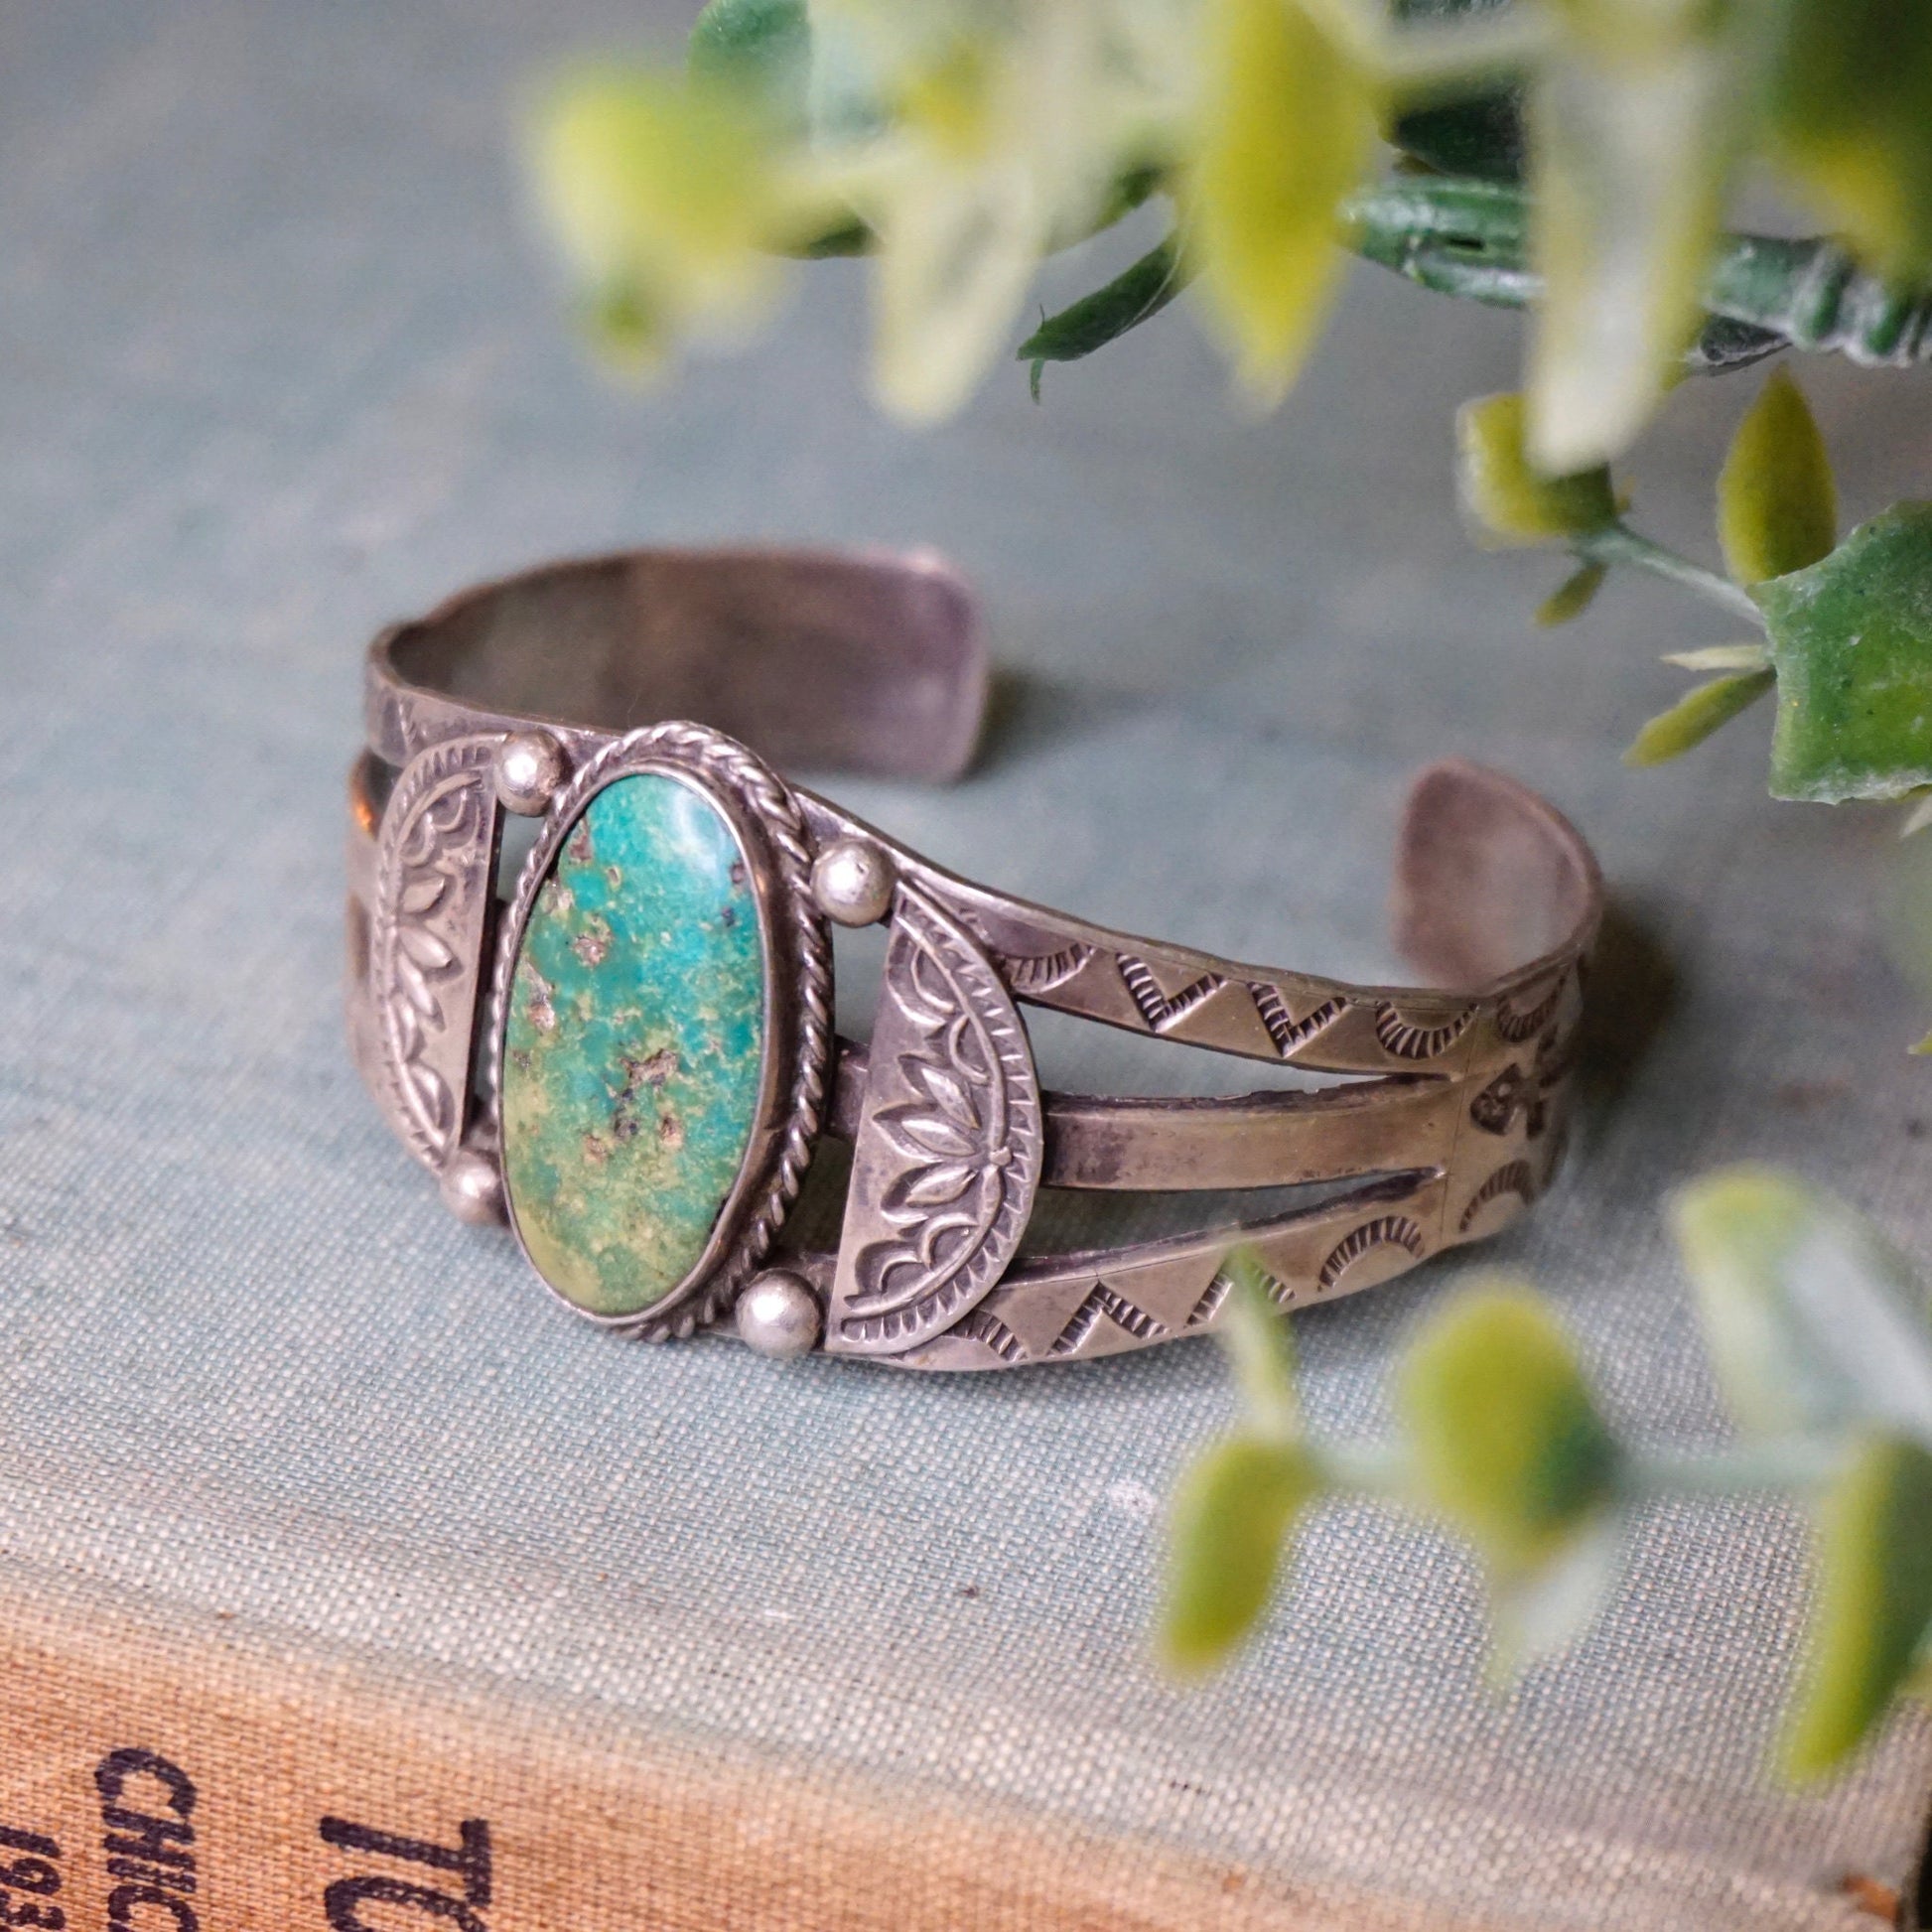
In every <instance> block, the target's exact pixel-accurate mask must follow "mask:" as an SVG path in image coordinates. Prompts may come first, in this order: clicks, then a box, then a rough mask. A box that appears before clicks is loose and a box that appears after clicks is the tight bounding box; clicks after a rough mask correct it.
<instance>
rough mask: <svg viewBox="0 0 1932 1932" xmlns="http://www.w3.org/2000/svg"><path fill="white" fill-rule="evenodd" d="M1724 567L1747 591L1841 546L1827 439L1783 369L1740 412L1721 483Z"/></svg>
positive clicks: (1720, 524) (1788, 372) (1786, 370)
mask: <svg viewBox="0 0 1932 1932" xmlns="http://www.w3.org/2000/svg"><path fill="white" fill-rule="evenodd" d="M1718 533H1719V535H1720V537H1721V538H1722V539H1723V541H1724V547H1725V563H1726V564H1727V565H1728V566H1729V568H1730V574H1731V576H1732V577H1734V578H1735V579H1736V580H1737V582H1738V583H1740V584H1744V585H1750V584H1759V583H1762V582H1763V581H1764V580H1765V579H1766V578H1767V577H1782V576H1783V575H1784V574H1785V573H1786V572H1787V571H1792V570H1803V569H1804V568H1805V567H1806V565H1808V564H1815V563H1817V562H1818V560H1819V559H1820V558H1821V557H1825V556H1828V555H1830V553H1831V548H1832V545H1833V544H1835V543H1836V542H1837V541H1838V485H1837V483H1835V482H1834V481H1833V479H1832V465H1831V459H1830V458H1829V457H1827V456H1826V454H1825V439H1824V438H1823V437H1822V436H1820V435H1819V433H1818V424H1817V423H1816V421H1815V420H1814V419H1813V417H1812V413H1811V407H1810V405H1809V404H1808V403H1807V402H1806V401H1805V394H1804V391H1803V390H1802V389H1800V388H1799V387H1798V385H1797V383H1796V382H1794V381H1793V380H1792V379H1791V373H1790V371H1789V370H1788V369H1774V370H1773V371H1772V372H1771V376H1770V379H1769V380H1768V381H1767V382H1766V383H1765V384H1764V387H1763V388H1762V389H1761V390H1759V391H1758V397H1757V400H1756V401H1755V402H1754V403H1752V404H1751V406H1750V408H1749V409H1747V410H1746V411H1745V412H1744V419H1743V421H1742V422H1740V423H1739V424H1738V425H1737V433H1736V435H1735V436H1733V437H1732V438H1731V439H1730V450H1729V453H1728V454H1727V455H1726V456H1725V467H1724V469H1723V471H1722V472H1721V474H1720V475H1719V478H1718Z"/></svg>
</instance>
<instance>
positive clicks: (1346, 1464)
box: [1310, 1441, 1409, 1502]
mask: <svg viewBox="0 0 1932 1932" xmlns="http://www.w3.org/2000/svg"><path fill="white" fill-rule="evenodd" d="M1310 1448H1311V1449H1313V1451H1314V1455H1315V1459H1316V1460H1317V1462H1318V1463H1319V1464H1320V1467H1321V1473H1322V1476H1323V1478H1324V1479H1325V1480H1326V1481H1327V1483H1328V1485H1329V1486H1330V1487H1331V1488H1334V1489H1340V1490H1344V1491H1346V1492H1348V1493H1349V1494H1351V1495H1358V1496H1381V1497H1384V1498H1386V1499H1387V1500H1389V1501H1393V1502H1400V1501H1402V1500H1403V1499H1404V1497H1405V1496H1406V1494H1407V1491H1408V1486H1409V1458H1408V1457H1407V1456H1406V1455H1405V1454H1404V1453H1403V1451H1402V1449H1400V1448H1399V1447H1398V1446H1397V1445H1396V1444H1394V1443H1376V1442H1362V1441H1355V1442H1348V1443H1311V1445H1310Z"/></svg>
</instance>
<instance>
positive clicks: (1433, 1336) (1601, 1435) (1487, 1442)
mask: <svg viewBox="0 0 1932 1932" xmlns="http://www.w3.org/2000/svg"><path fill="white" fill-rule="evenodd" d="M1396 1403H1397V1408H1398V1411H1399V1413H1400V1415H1401V1417H1402V1421H1403V1426H1404V1429H1405V1431H1406V1433H1407V1435H1408V1438H1409V1442H1410V1445H1411V1451H1412V1455H1413V1458H1414V1466H1415V1470H1416V1479H1417V1482H1418V1484H1419V1486H1420V1489H1421V1492H1422V1496H1423V1499H1424V1500H1425V1501H1426V1502H1427V1503H1428V1504H1429V1505H1430V1506H1431V1507H1432V1508H1434V1509H1435V1510H1437V1511H1438V1512H1440V1513H1441V1514H1442V1515H1443V1516H1444V1517H1446V1518H1447V1519H1448V1520H1449V1522H1450V1523H1451V1524H1453V1525H1454V1526H1455V1528H1457V1529H1458V1530H1460V1531H1461V1532H1462V1533H1463V1534H1464V1535H1465V1536H1467V1537H1468V1538H1469V1540H1470V1541H1471V1542H1472V1543H1473V1544H1475V1546H1476V1547H1477V1549H1478V1550H1479V1551H1481V1553H1482V1554H1483V1556H1484V1557H1485V1558H1486V1559H1487V1560H1488V1562H1489V1565H1490V1567H1491V1569H1492V1570H1493V1571H1494V1572H1495V1573H1496V1574H1497V1575H1498V1576H1499V1577H1500V1578H1502V1579H1509V1578H1512V1577H1521V1576H1522V1575H1524V1574H1526V1573H1528V1572H1530V1571H1532V1570H1535V1569H1538V1568H1540V1567H1541V1566H1542V1565H1543V1564H1545V1563H1547V1562H1548V1561H1549V1560H1550V1559H1552V1558H1553V1557H1555V1556H1556V1555H1557V1553H1558V1552H1559V1550H1560V1549H1561V1548H1562V1547H1563V1546H1564V1545H1565V1544H1566V1543H1567V1542H1568V1541H1569V1540H1570V1538H1571V1537H1573V1536H1574V1535H1575V1534H1576V1533H1577V1532H1578V1531H1580V1530H1581V1529H1582V1528H1583V1526H1584V1525H1585V1524H1586V1522H1587V1521H1588V1519H1589V1518H1590V1517H1591V1516H1593V1515H1594V1514H1595V1512H1596V1511H1597V1510H1598V1508H1599V1507H1600V1506H1601V1505H1602V1504H1603V1502H1604V1501H1605V1500H1606V1498H1607V1497H1608V1495H1609V1493H1610V1490H1611V1487H1612V1485H1613V1483H1614V1481H1615V1475H1616V1461H1617V1450H1616V1445H1615V1444H1614V1443H1613V1442H1612V1441H1611V1439H1610V1435H1609V1432H1608V1431H1607V1430H1606V1429H1605V1428H1604V1426H1603V1422H1602V1419H1601V1418H1600V1417H1599V1416H1598V1415H1597V1413H1596V1406H1595V1404H1594V1403H1593V1402H1592V1401H1591V1400H1590V1396H1589V1391H1588V1389H1587V1387H1586V1386H1585V1383H1584V1378H1583V1374H1582V1372H1581V1370H1580V1369H1579V1368H1578V1366H1577V1360H1576V1357H1575V1355H1574V1354H1573V1353H1572V1351H1571V1347H1570V1343H1569V1340H1568V1338H1567V1337H1566V1336H1565V1334H1564V1332H1563V1330H1562V1328H1561V1327H1559V1326H1558V1324H1557V1322H1556V1321H1555V1320H1554V1319H1553V1318H1552V1316H1551V1315H1550V1314H1549V1312H1548V1311H1547V1310H1546V1309H1545V1308H1544V1306H1543V1304H1542V1303H1541V1302H1539V1301H1538V1300H1537V1299H1536V1297H1535V1296H1533V1295H1531V1294H1529V1293H1528V1292H1527V1291H1524V1290H1519V1289H1500V1288H1499V1289H1489V1290H1478V1291H1475V1292H1472V1293H1469V1294H1466V1295H1464V1296H1462V1297H1460V1298H1458V1299H1457V1300H1456V1301H1454V1302H1453V1303H1451V1304H1450V1305H1449V1307H1448V1308H1446V1309H1444V1311H1442V1312H1441V1313H1440V1314H1438V1315H1437V1316H1436V1317H1435V1318H1434V1319H1432V1320H1431V1321H1430V1322H1428V1323H1427V1325H1426V1326H1425V1327H1424V1328H1423V1330H1422V1332H1421V1333H1420V1334H1419V1335H1418V1336H1417V1337H1416V1339H1415V1340H1414V1341H1413V1342H1412V1343H1411V1344H1410V1346H1409V1348H1408V1350H1407V1351H1406V1353H1405V1356H1404V1358H1403V1361H1402V1363H1401V1365H1400V1368H1399V1370H1398V1374H1397V1382H1396Z"/></svg>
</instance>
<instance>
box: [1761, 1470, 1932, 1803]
mask: <svg viewBox="0 0 1932 1932" xmlns="http://www.w3.org/2000/svg"><path fill="white" fill-rule="evenodd" d="M1929 1624H1932V1453H1929V1452H1928V1451H1927V1450H1926V1449H1924V1448H1923V1447H1922V1446H1921V1445H1920V1444H1918V1443H1913V1442H1907V1441H1904V1440H1903V1439H1901V1438H1898V1437H1883V1436H1880V1437H1871V1438H1867V1439H1866V1440H1864V1441H1863V1443H1861V1444H1860V1445H1859V1447H1858V1448H1857V1449H1856V1450H1855V1451H1854V1452H1853V1454H1852V1455H1851V1457H1850V1458H1849V1460H1848V1461H1847V1463H1846V1466H1845V1468H1844V1469H1843V1470H1842V1471H1841V1473H1840V1475H1839V1476H1838V1479H1837V1480H1836V1481H1835V1482H1834V1483H1833V1484H1832V1486H1831V1487H1830V1489H1829V1490H1827V1492H1826V1493H1825V1495H1824V1496H1823V1497H1822V1498H1821V1499H1820V1501H1819V1506H1818V1584H1817V1595H1816V1599H1815V1601H1814V1604H1813V1608H1812V1620H1811V1637H1810V1642H1809V1644H1808V1646H1807V1656H1806V1663H1805V1668H1804V1673H1803V1677H1802V1680H1801V1683H1800V1686H1799V1691H1798V1696H1797V1698H1796V1700H1795V1702H1794V1704H1793V1706H1792V1708H1791V1713H1790V1718H1789V1720H1788V1725H1787V1728H1786V1732H1785V1739H1784V1752H1783V1756H1784V1764H1785V1768H1786V1770H1787V1771H1788V1772H1789V1773H1790V1775H1791V1776H1793V1777H1797V1778H1813V1777H1817V1776H1819V1775H1820V1774H1821V1773H1823V1772H1826V1771H1829V1770H1831V1769H1832V1768H1833V1767H1834V1766H1835V1765H1837V1764H1839V1763H1841V1762H1843V1760H1844V1759H1845V1758H1846V1757H1848V1756H1849V1755H1850V1754H1851V1753H1852V1752H1853V1751H1854V1750H1856V1749H1857V1748H1858V1747H1859V1745H1860V1744H1861V1743H1862V1742H1863V1740H1864V1738H1865V1737H1866V1736H1867V1735H1868V1734H1869V1733H1870V1732H1871V1730H1872V1729H1873V1727H1874V1726H1875V1725H1877V1724H1878V1722H1879V1720H1880V1719H1881V1718H1882V1717H1883V1716H1884V1714H1885V1712H1886V1711H1887V1709H1888V1708H1889V1707H1890V1705H1891V1702H1892V1700H1893V1699H1894V1698H1895V1697H1896V1696H1897V1695H1898V1694H1899V1692H1900V1690H1901V1689H1902V1688H1903V1687H1904V1686H1905V1684H1906V1682H1907V1680H1908V1679H1909V1678H1910V1677H1911V1675H1912V1668H1913V1662H1914V1655H1915V1653H1916V1652H1917V1651H1918V1649H1919V1646H1920V1644H1921V1643H1922V1642H1923V1640H1924V1639H1925V1636H1926V1633H1927V1626H1928V1625H1929Z"/></svg>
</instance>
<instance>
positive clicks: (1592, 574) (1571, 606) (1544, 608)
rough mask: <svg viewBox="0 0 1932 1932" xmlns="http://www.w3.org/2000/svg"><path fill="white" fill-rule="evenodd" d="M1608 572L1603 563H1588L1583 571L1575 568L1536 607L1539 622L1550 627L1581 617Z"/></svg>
mask: <svg viewBox="0 0 1932 1932" xmlns="http://www.w3.org/2000/svg"><path fill="white" fill-rule="evenodd" d="M1608 575H1609V571H1608V568H1607V567H1606V566H1605V565H1603V564H1585V565H1584V567H1583V568H1582V569H1581V570H1578V571H1573V572H1572V573H1571V575H1570V576H1568V577H1566V578H1565V579H1564V580H1563V582H1562V583H1561V584H1559V585H1558V586H1557V587H1556V589H1555V590H1553V591H1552V592H1551V593H1550V595H1549V596H1548V597H1546V598H1545V599H1544V600H1543V602H1542V603H1541V604H1539V605H1538V606H1537V607H1536V621H1537V622H1538V623H1539V624H1540V625H1542V627H1543V628H1544V629H1546V630H1549V629H1553V628H1554V627H1555V626H1556V625H1558V624H1560V623H1569V622H1570V621H1571V620H1572V619H1574V618H1581V617H1582V616H1583V615H1584V613H1585V612H1586V611H1587V610H1588V609H1589V607H1590V606H1591V605H1592V604H1593V603H1595V601H1596V593H1597V592H1598V591H1599V590H1601V589H1602V588H1603V579H1604V578H1605V577H1607V576H1608Z"/></svg>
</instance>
